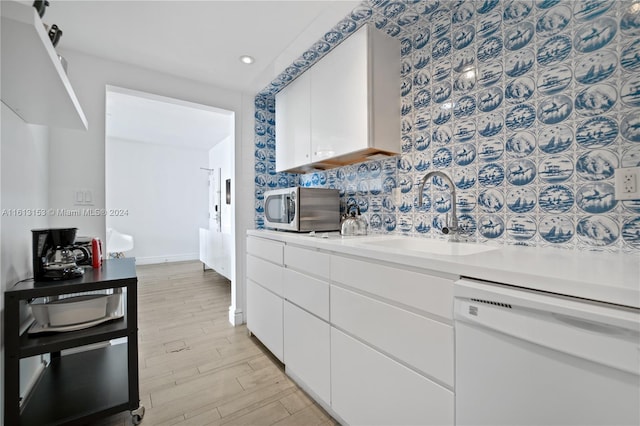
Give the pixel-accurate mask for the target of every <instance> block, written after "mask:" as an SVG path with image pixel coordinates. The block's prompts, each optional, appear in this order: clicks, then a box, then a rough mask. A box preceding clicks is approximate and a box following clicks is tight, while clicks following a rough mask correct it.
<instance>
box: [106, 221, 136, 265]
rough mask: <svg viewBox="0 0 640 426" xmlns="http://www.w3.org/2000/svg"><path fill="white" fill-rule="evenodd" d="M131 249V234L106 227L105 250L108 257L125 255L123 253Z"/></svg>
mask: <svg viewBox="0 0 640 426" xmlns="http://www.w3.org/2000/svg"><path fill="white" fill-rule="evenodd" d="M132 249H133V236H131V235H129V234H123V233H121V232H118V231H116V230H115V229H113V228H107V250H109V257H113V258H119V257H125V256H124V253H125V252H127V251H130V250H132Z"/></svg>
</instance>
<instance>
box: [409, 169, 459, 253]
mask: <svg viewBox="0 0 640 426" xmlns="http://www.w3.org/2000/svg"><path fill="white" fill-rule="evenodd" d="M433 176H440V177H441V178H442V179H444V180H446V181H447V183H448V184H449V188H451V215H452V216H453V219H452V220H451V225H449V213H447V216H446V222H447V223H446V224H445V226H443V227H442V233H443V234H451V235H452V238H451V241H458V233H459V231H460V229H459V228H458V214H457V213H456V204H457V202H456V185H455V184H454V183H453V180H451V178H450V177H449V176H448V175H447V174H446V173H444V172H441V171H439V170H434V171H432V172H429V173H427V174H426V175H424V177H423V178H422V182H420V185H418V207H420V206H422V192H423V191H424V184H425V183H426V182H427V179H430V178H432V177H433Z"/></svg>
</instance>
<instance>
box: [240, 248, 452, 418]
mask: <svg viewBox="0 0 640 426" xmlns="http://www.w3.org/2000/svg"><path fill="white" fill-rule="evenodd" d="M247 250H248V255H247V276H248V280H247V309H248V311H247V322H248V327H249V329H250V330H251V331H252V332H253V333H254V334H255V335H256V336H257V337H258V338H259V339H260V340H261V341H262V342H263V343H264V344H265V346H267V347H268V348H269V349H270V350H271V351H272V352H273V353H274V355H275V356H276V357H278V359H280V360H281V361H283V362H284V364H285V369H286V372H287V374H288V375H289V376H290V377H291V378H292V379H293V380H295V381H296V382H297V383H298V384H299V385H300V386H301V387H302V388H303V389H304V390H305V391H307V392H308V393H309V394H310V395H311V396H312V397H313V398H314V399H315V400H316V401H317V402H318V403H319V404H320V405H321V406H322V407H324V408H325V409H327V410H328V411H329V412H330V413H331V414H332V415H334V416H335V417H336V418H337V419H338V420H340V421H341V422H343V423H345V424H353V425H364V424H367V425H390V424H393V425H418V424H419V425H453V424H454V399H455V398H454V385H455V381H454V330H453V283H454V281H455V280H456V279H458V277H457V276H454V275H451V274H445V273H440V272H435V271H428V270H425V269H420V268H411V267H405V266H402V265H398V264H394V263H386V262H373V261H369V260H367V259H364V258H362V257H359V256H348V255H343V254H341V253H338V252H328V251H323V250H321V249H318V248H313V247H311V246H309V245H307V244H305V243H304V242H298V240H296V242H295V243H289V242H287V243H281V242H277V241H271V240H268V239H266V238H258V237H255V236H249V238H248V241H247Z"/></svg>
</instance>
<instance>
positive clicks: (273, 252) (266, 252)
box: [247, 236, 284, 265]
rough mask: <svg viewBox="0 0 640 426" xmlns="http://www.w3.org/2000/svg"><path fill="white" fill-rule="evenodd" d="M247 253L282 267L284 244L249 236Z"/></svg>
mask: <svg viewBox="0 0 640 426" xmlns="http://www.w3.org/2000/svg"><path fill="white" fill-rule="evenodd" d="M247 253H249V254H252V255H254V256H256V257H260V258H262V259H266V260H268V261H269V262H273V263H277V264H278V265H282V264H283V260H284V243H281V242H279V241H272V240H266V239H264V238H258V237H252V236H249V237H247Z"/></svg>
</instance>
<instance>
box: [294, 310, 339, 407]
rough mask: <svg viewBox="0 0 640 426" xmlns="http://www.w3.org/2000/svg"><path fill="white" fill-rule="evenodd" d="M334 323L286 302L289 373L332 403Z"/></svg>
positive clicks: (325, 400) (327, 402)
mask: <svg viewBox="0 0 640 426" xmlns="http://www.w3.org/2000/svg"><path fill="white" fill-rule="evenodd" d="M329 329H330V326H329V324H328V323H327V322H325V321H322V320H321V319H320V318H317V317H315V316H313V315H311V314H310V313H308V312H306V311H304V310H302V309H300V308H299V307H297V306H295V305H293V304H292V303H290V302H288V301H286V300H285V302H284V359H285V361H286V362H285V366H286V371H287V374H291V375H293V376H294V377H295V378H296V379H298V380H299V381H302V382H303V384H304V386H303V387H305V388H306V390H307V391H310V392H311V393H313V394H315V396H317V397H319V398H320V399H321V400H322V401H323V402H324V403H325V404H326V405H329V404H330V402H331V386H330V350H329V348H330V338H329V334H330V332H329Z"/></svg>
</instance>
